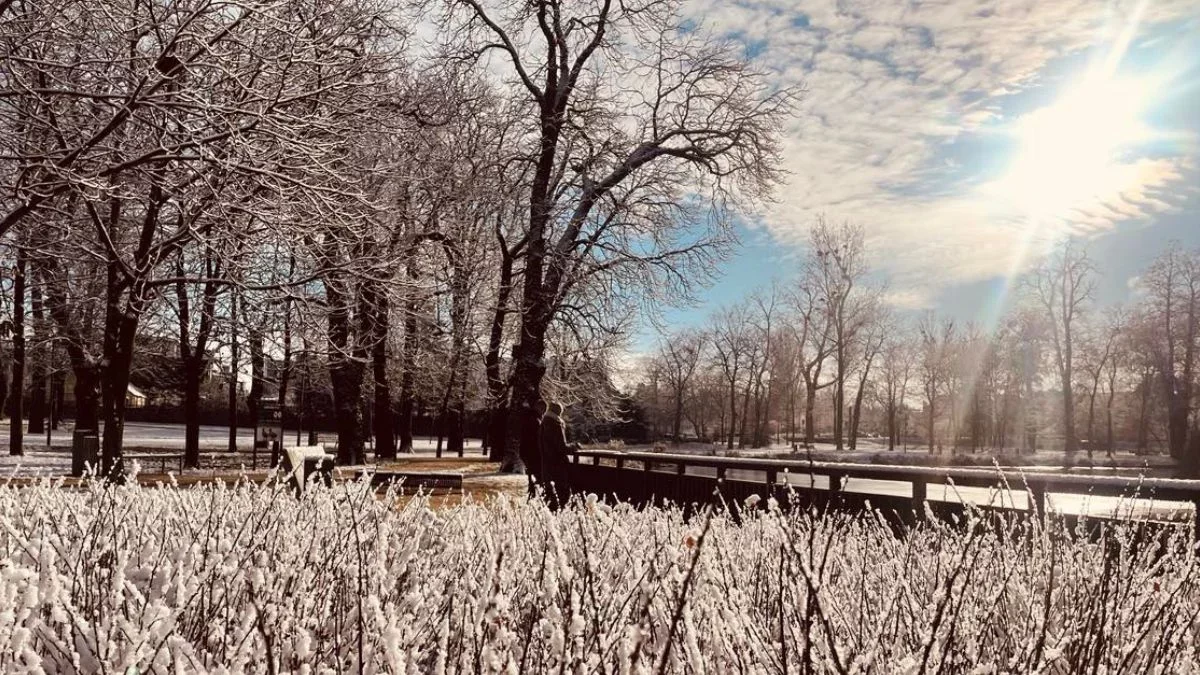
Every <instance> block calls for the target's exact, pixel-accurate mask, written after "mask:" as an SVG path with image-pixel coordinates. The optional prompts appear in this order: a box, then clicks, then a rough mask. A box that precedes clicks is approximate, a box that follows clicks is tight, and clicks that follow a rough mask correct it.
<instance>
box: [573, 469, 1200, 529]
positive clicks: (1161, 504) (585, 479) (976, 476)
mask: <svg viewBox="0 0 1200 675" xmlns="http://www.w3.org/2000/svg"><path fill="white" fill-rule="evenodd" d="M573 459H574V464H573V466H572V483H573V485H574V486H575V487H576V489H578V490H584V491H588V492H596V493H598V494H602V495H612V496H615V497H619V498H621V499H624V500H627V501H633V502H636V503H664V502H671V503H674V504H679V505H687V504H692V503H711V502H712V501H714V500H717V501H724V502H726V503H734V504H736V503H738V502H741V501H744V500H745V499H746V498H748V497H749V496H750V495H751V494H755V495H758V496H759V497H760V498H764V499H765V498H766V497H774V498H776V499H777V500H788V501H790V502H797V501H798V502H799V503H800V505H807V504H817V505H820V504H830V503H837V504H838V505H841V506H849V507H852V508H853V507H858V508H866V507H870V508H878V509H881V510H890V511H893V512H895V513H899V514H910V515H912V514H916V515H917V516H918V517H919V515H920V514H922V513H924V512H925V510H926V505H928V507H929V508H930V510H932V511H934V512H936V513H939V514H942V515H947V516H948V515H951V514H961V513H962V512H963V511H964V509H965V506H964V504H965V502H974V503H976V504H977V505H979V506H981V507H983V508H989V509H1007V510H1016V511H1027V512H1028V511H1033V512H1036V513H1039V514H1040V513H1046V512H1047V510H1048V507H1049V510H1050V511H1054V510H1057V509H1056V506H1057V505H1056V504H1055V502H1056V501H1060V502H1070V501H1075V502H1079V501H1080V500H1087V499H1091V498H1093V497H1100V498H1118V499H1119V500H1121V502H1122V503H1123V504H1125V505H1126V507H1129V508H1128V509H1127V514H1132V513H1134V512H1136V511H1139V510H1138V509H1134V508H1132V507H1135V506H1138V505H1139V504H1140V506H1141V508H1140V513H1141V514H1142V515H1143V516H1146V515H1147V514H1149V517H1164V516H1165V515H1169V516H1170V517H1169V518H1167V519H1178V518H1179V517H1181V516H1185V515H1186V516H1190V517H1191V519H1193V520H1195V522H1196V523H1197V530H1198V531H1200V480H1188V479H1177V478H1146V477H1131V476H1096V475H1079V474H1067V473H1061V472H1048V471H1040V470H1037V471H1033V470H1017V469H982V468H960V467H921V466H891V465H880V464H855V463H840V462H810V461H806V460H793V459H762V458H748V457H712V456H701V455H688V454H670V453H659V452H622V451H613V450H580V451H577V452H576V453H574V458H573ZM871 481H887V482H888V484H887V485H886V486H881V485H879V484H873V483H871ZM898 484H899V485H898ZM903 485H907V486H908V489H907V491H905V490H903V488H902V486H903ZM898 488H899V489H898ZM960 488H966V490H962V491H961V492H971V491H972V490H971V489H976V490H975V492H976V493H978V490H977V489H979V488H982V489H985V490H986V491H987V494H989V495H990V496H991V497H992V499H990V500H989V499H984V498H978V497H979V496H980V495H978V494H977V495H976V496H977V498H970V497H964V496H963V495H962V494H961V492H960V490H959V489H960ZM898 492H899V493H900V494H898ZM904 492H907V494H903V493H904ZM1048 497H1049V503H1048V501H1047V499H1048ZM1109 501H1113V500H1112V499H1109ZM789 505H791V506H795V505H797V504H794V503H791V504H789ZM1172 505H1173V506H1172ZM1076 515H1077V514H1076ZM1108 517H1112V516H1111V515H1110V516H1108ZM1125 517H1130V516H1129V515H1126V516H1125ZM1134 517H1136V516H1134Z"/></svg>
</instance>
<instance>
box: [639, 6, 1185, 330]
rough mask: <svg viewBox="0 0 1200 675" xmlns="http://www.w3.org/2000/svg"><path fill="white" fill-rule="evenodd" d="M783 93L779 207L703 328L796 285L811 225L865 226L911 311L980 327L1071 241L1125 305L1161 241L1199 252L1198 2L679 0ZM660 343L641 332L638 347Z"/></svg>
mask: <svg viewBox="0 0 1200 675" xmlns="http://www.w3.org/2000/svg"><path fill="white" fill-rule="evenodd" d="M685 12H686V13H687V14H688V15H689V16H690V17H693V18H694V19H695V20H696V21H698V22H700V23H703V25H705V26H706V27H707V28H708V29H709V30H712V31H715V32H717V33H719V34H722V35H724V36H727V37H729V38H730V39H731V40H734V41H735V42H736V43H739V44H740V46H741V48H743V49H745V50H746V53H747V54H749V55H751V57H752V58H753V59H754V60H755V62H756V63H758V64H759V65H760V66H761V67H762V68H764V69H765V70H767V71H768V72H769V73H770V74H771V77H772V78H774V80H775V81H776V82H778V83H779V84H781V85H785V84H786V85H797V84H802V85H803V86H804V87H805V89H806V90H807V93H806V95H805V97H804V100H803V102H802V103H801V105H800V107H799V111H798V115H797V116H796V119H795V120H794V121H793V122H792V123H791V124H790V125H789V127H788V128H787V133H786V141H785V151H784V152H785V158H784V162H785V166H786V169H787V170H788V171H789V172H790V175H789V178H788V180H787V182H786V184H785V185H784V186H783V187H782V188H781V190H780V192H779V194H778V195H777V202H776V203H775V204H773V205H771V206H770V207H768V208H767V209H766V210H765V211H764V212H763V213H761V214H760V215H759V216H758V218H757V219H756V220H755V221H754V222H753V223H750V224H749V225H746V226H743V227H741V231H742V234H743V240H744V246H743V248H742V249H741V250H739V251H738V252H737V253H736V255H735V256H734V257H733V258H732V259H731V260H730V261H729V262H728V264H727V265H726V266H725V267H724V274H723V277H722V278H721V280H720V281H718V282H717V283H716V284H715V285H714V286H713V288H712V289H710V291H709V292H708V293H707V294H705V300H704V302H702V303H701V304H700V305H699V306H697V307H692V308H679V309H675V310H671V311H669V312H667V320H668V324H674V325H680V324H694V323H699V322H701V321H702V320H703V318H704V317H705V316H707V315H708V314H709V313H711V312H712V311H713V310H714V309H716V308H717V307H719V306H720V305H722V304H728V303H731V302H736V301H738V300H739V299H741V298H742V297H744V295H745V294H746V293H747V292H749V291H750V290H752V289H754V288H756V287H760V286H764V285H766V284H768V283H770V281H771V280H772V279H773V278H776V279H780V280H781V281H787V280H788V279H790V278H792V277H793V275H794V273H795V269H796V261H797V260H798V259H799V258H800V257H801V256H803V253H804V248H805V244H806V241H807V237H808V228H809V227H810V226H811V224H812V222H813V221H814V219H815V218H816V216H817V214H821V213H823V214H825V215H826V216H827V217H828V218H830V219H831V220H835V221H837V220H852V221H855V222H857V223H860V224H862V225H863V226H864V227H865V228H866V231H867V233H868V244H869V246H870V248H871V252H872V261H873V263H874V266H875V267H876V268H877V269H878V270H880V272H881V273H882V274H884V275H886V276H887V277H888V279H889V288H890V294H889V299H890V301H891V302H892V304H893V305H894V306H895V307H896V308H897V309H899V310H902V311H920V310H924V309H936V310H938V311H941V312H946V313H948V314H952V315H955V316H958V317H960V318H962V319H964V320H965V319H975V320H981V321H982V320H986V318H987V317H988V316H989V315H990V314H993V313H995V312H996V311H997V309H998V308H1002V305H1001V304H998V303H1001V302H1002V299H1003V298H1006V297H1007V296H1005V295H1004V293H1003V291H1004V289H1005V288H1006V287H1007V286H1008V285H1009V284H1008V282H1007V280H1008V279H1011V278H1015V277H1016V276H1017V275H1019V274H1020V273H1021V272H1023V271H1024V270H1027V269H1028V268H1029V267H1030V266H1031V265H1033V264H1035V263H1036V262H1037V260H1038V259H1039V258H1040V257H1041V256H1043V255H1044V254H1045V253H1046V252H1047V251H1048V250H1050V249H1051V248H1052V247H1053V245H1054V244H1055V242H1058V241H1061V240H1062V238H1064V237H1068V236H1074V237H1079V238H1082V239H1084V240H1086V241H1087V242H1088V245H1089V248H1090V251H1091V254H1092V256H1093V257H1094V258H1095V260H1096V262H1097V265H1098V267H1099V268H1100V269H1101V270H1102V275H1103V278H1101V279H1100V280H1099V285H1098V289H1097V300H1098V302H1100V303H1102V304H1109V303H1112V302H1119V301H1121V300H1124V299H1125V298H1127V297H1128V295H1129V293H1130V280H1131V278H1134V277H1136V275H1137V274H1139V273H1140V271H1141V270H1142V269H1143V268H1144V267H1145V266H1146V265H1147V264H1148V263H1149V262H1150V260H1152V259H1153V258H1154V257H1155V256H1156V255H1158V254H1159V253H1160V252H1161V251H1163V250H1164V249H1165V248H1166V247H1167V246H1168V245H1169V243H1170V242H1172V241H1179V242H1181V243H1182V244H1183V245H1184V246H1188V247H1196V246H1200V1H1197V0H1174V1H1160V2H1103V1H1095V0H971V1H969V2H960V1H959V0H945V1H943V2H903V1H888V2H877V3H870V2H855V1H845V0H843V1H838V0H828V1H826V0H821V1H817V2H807V1H806V2H786V1H784V0H765V1H753V2H725V1H724V0H690V1H689V2H687V4H685ZM637 342H638V343H639V345H646V344H648V343H649V342H652V337H651V335H650V334H649V333H645V334H644V335H642V336H640V337H639V338H638V340H637Z"/></svg>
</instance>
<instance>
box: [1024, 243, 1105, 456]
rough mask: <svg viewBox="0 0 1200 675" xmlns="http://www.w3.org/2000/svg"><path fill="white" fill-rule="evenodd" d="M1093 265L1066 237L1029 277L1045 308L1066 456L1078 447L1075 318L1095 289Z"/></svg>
mask: <svg viewBox="0 0 1200 675" xmlns="http://www.w3.org/2000/svg"><path fill="white" fill-rule="evenodd" d="M1094 275H1095V268H1094V267H1093V266H1092V262H1091V260H1090V259H1089V258H1088V255H1087V251H1086V250H1084V249H1083V248H1081V247H1080V245H1079V244H1078V243H1077V242H1075V241H1074V240H1069V241H1067V242H1066V243H1065V244H1064V245H1063V246H1062V247H1061V248H1060V249H1059V250H1058V251H1056V252H1055V253H1054V254H1053V255H1051V256H1050V257H1049V258H1048V259H1047V260H1046V261H1045V262H1043V263H1042V265H1041V266H1040V267H1038V268H1037V269H1036V270H1034V272H1033V274H1032V275H1031V276H1030V277H1029V280H1028V282H1027V283H1028V285H1029V287H1030V289H1031V291H1032V293H1033V296H1034V298H1035V299H1036V300H1037V302H1038V303H1039V304H1040V305H1041V308H1042V310H1044V311H1045V312H1046V320H1047V323H1048V324H1049V326H1050V341H1051V345H1052V346H1053V347H1054V360H1055V365H1056V367H1057V371H1058V380H1059V386H1060V388H1061V390H1062V418H1063V420H1062V422H1063V435H1064V437H1065V441H1064V446H1063V447H1064V449H1065V450H1066V452H1067V454H1068V456H1070V455H1072V454H1074V453H1075V451H1076V450H1078V448H1079V438H1078V437H1077V435H1076V433H1075V393H1074V388H1073V385H1074V376H1075V332H1074V331H1075V322H1076V319H1077V318H1078V317H1079V316H1080V314H1081V312H1082V311H1083V309H1084V306H1085V303H1087V301H1088V300H1090V299H1091V297H1092V292H1093V290H1094V289H1095V282H1094V280H1093V277H1094Z"/></svg>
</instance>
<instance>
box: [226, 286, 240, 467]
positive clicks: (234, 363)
mask: <svg viewBox="0 0 1200 675" xmlns="http://www.w3.org/2000/svg"><path fill="white" fill-rule="evenodd" d="M237 309H238V296H237V293H234V294H233V296H232V297H231V298H230V299H229V397H228V411H229V412H228V414H229V446H228V450H229V452H237V430H238V415H237V414H238V400H237V399H238V395H237V394H238V311H237Z"/></svg>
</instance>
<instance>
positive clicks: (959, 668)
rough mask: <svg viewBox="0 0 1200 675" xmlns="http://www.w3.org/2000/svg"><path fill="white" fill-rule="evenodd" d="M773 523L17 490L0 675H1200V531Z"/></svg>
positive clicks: (196, 492) (495, 505) (324, 492)
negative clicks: (1092, 533) (1157, 535)
mask: <svg viewBox="0 0 1200 675" xmlns="http://www.w3.org/2000/svg"><path fill="white" fill-rule="evenodd" d="M754 513H755V515H752V516H750V517H749V518H747V519H746V520H745V521H744V522H743V523H742V524H741V525H735V524H734V523H732V522H730V521H729V520H727V519H726V518H723V517H720V516H712V515H707V514H701V515H699V516H697V517H695V518H693V519H692V520H690V521H687V520H685V519H684V518H683V516H682V514H681V512H680V511H678V510H662V509H649V510H645V511H639V510H636V509H634V508H632V507H630V506H628V505H617V506H615V507H610V506H606V505H604V504H602V503H597V502H596V501H594V500H588V501H581V502H577V503H576V505H575V507H574V508H573V509H569V510H567V511H564V512H562V513H558V514H555V513H551V512H550V511H548V510H547V509H546V508H545V507H544V506H542V505H540V503H527V502H524V501H513V500H508V499H505V498H497V499H495V500H494V501H490V502H488V503H486V504H484V503H476V502H471V501H469V500H468V501H466V502H465V503H464V504H463V505H461V506H458V507H455V508H449V509H445V510H441V511H434V510H431V509H430V508H429V504H428V502H427V501H426V500H425V499H422V498H419V497H418V498H413V499H403V500H401V499H397V498H396V495H394V494H388V495H383V496H378V495H376V494H375V493H374V492H373V491H371V490H370V489H369V488H368V487H367V486H365V485H363V484H359V483H354V484H348V485H343V486H337V487H334V488H332V489H315V490H312V491H311V492H310V493H309V494H307V495H306V496H305V497H304V498H303V500H302V501H300V502H297V501H296V500H295V499H294V498H293V497H291V494H290V493H289V492H287V491H285V489H283V488H278V489H276V488H271V487H259V486H256V485H250V484H239V485H236V486H230V487H222V486H209V487H198V488H194V489H179V488H176V487H173V486H165V487H161V488H139V487H136V486H131V487H110V486H102V485H91V486H89V487H87V488H85V489H83V490H80V491H71V490H66V489H62V488H61V487H59V486H57V485H54V484H50V483H42V484H40V485H38V486H35V487H30V488H24V489H22V488H15V487H0V524H2V527H0V548H2V550H3V553H4V556H5V558H4V561H3V563H0V564H3V568H2V569H0V671H2V672H5V673H16V672H52V673H55V672H64V673H65V672H79V671H82V672H100V671H103V672H109V673H119V672H123V671H124V670H125V669H127V668H129V667H131V666H135V667H136V668H138V669H140V671H141V672H142V673H147V672H159V673H162V672H254V673H258V672H271V673H274V672H299V673H319V672H350V671H358V670H359V668H360V666H361V672H366V673H377V672H391V673H402V672H434V673H443V672H449V673H459V672H472V673H474V672H491V673H495V672H506V673H524V672H556V673H558V672H571V673H576V672H580V673H592V672H610V673H618V672H619V673H657V672H670V673H693V672H694V673H701V672H711V673H722V672H753V673H774V672H783V670H784V666H785V664H786V668H787V670H788V671H790V672H803V671H804V669H806V668H807V669H808V670H809V671H810V672H811V671H817V672H854V671H857V672H863V671H881V670H882V671H886V672H912V673H917V672H968V671H970V672H980V673H983V672H1001V671H1009V672H1034V671H1039V672H1060V673H1069V672H1082V671H1085V670H1086V671H1089V672H1091V671H1092V665H1095V666H1097V668H1098V670H1099V671H1100V672H1135V671H1136V672H1143V671H1146V670H1150V671H1155V672H1195V670H1194V668H1195V666H1194V664H1195V663H1196V659H1197V653H1196V645H1195V638H1196V631H1197V628H1198V627H1200V626H1198V623H1197V612H1200V592H1198V591H1197V574H1196V558H1195V556H1194V554H1193V553H1192V551H1191V550H1190V547H1191V536H1192V534H1191V532H1184V531H1182V530H1180V531H1178V532H1175V533H1174V534H1170V535H1168V536H1167V537H1166V539H1165V540H1164V541H1163V542H1162V545H1161V546H1158V547H1149V546H1135V545H1134V544H1135V543H1137V541H1136V540H1135V539H1134V537H1133V534H1132V533H1133V531H1134V529H1133V527H1132V526H1120V527H1116V528H1113V529H1110V530H1108V531H1106V532H1105V533H1104V534H1103V535H1102V536H1101V537H1100V538H1099V539H1098V540H1096V539H1092V540H1088V539H1085V538H1082V537H1080V536H1076V535H1075V534H1074V533H1072V532H1069V531H1064V530H1062V529H1061V527H1060V526H1058V525H1055V524H1053V523H1052V524H1050V525H1049V526H1048V527H1046V528H1041V527H1036V526H1032V527H1029V526H1026V525H1023V524H1020V523H1018V522H1015V521H1014V522H1012V523H1009V524H1008V525H1007V526H1005V527H1002V528H1001V529H999V530H997V529H995V528H993V527H983V526H982V525H981V523H982V522H983V521H975V520H973V519H972V520H971V521H970V522H967V523H965V524H961V525H959V526H953V525H948V524H934V523H931V524H929V525H924V526H921V527H919V528H917V529H915V530H913V531H911V532H909V533H908V534H907V535H906V536H903V537H897V536H895V535H894V533H893V532H892V530H891V529H890V528H889V527H888V526H887V525H885V524H883V523H882V522H881V521H880V519H879V518H877V517H875V516H873V515H871V514H866V515H858V516H852V515H840V514H828V515H818V514H811V513H796V514H782V513H779V512H778V511H776V510H775V509H773V508H771V507H768V508H767V509H761V510H759V511H756V512H754ZM564 665H565V670H564V668H563V667H564ZM972 668H974V670H971V669H972ZM1189 669H1192V670H1189Z"/></svg>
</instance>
